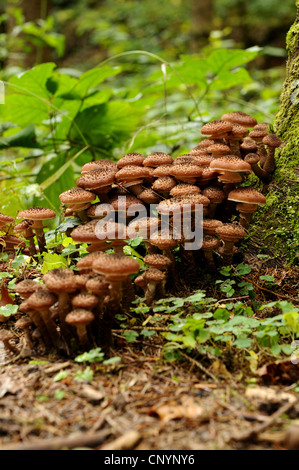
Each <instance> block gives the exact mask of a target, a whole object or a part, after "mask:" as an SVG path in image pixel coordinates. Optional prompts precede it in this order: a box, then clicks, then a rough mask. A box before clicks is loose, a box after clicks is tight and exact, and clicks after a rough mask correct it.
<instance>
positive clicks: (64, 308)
mask: <svg viewBox="0 0 299 470" xmlns="http://www.w3.org/2000/svg"><path fill="white" fill-rule="evenodd" d="M57 295H58V316H59V324H60V330H61V334H62V336H63V337H64V339H65V340H66V342H67V344H69V342H70V341H71V339H72V338H73V334H72V331H71V329H70V326H69V325H68V323H67V322H66V321H65V318H66V316H67V314H68V313H69V311H70V309H71V302H70V296H69V294H68V293H67V292H64V291H60V292H58V293H57Z"/></svg>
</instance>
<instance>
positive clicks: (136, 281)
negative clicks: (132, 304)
mask: <svg viewBox="0 0 299 470" xmlns="http://www.w3.org/2000/svg"><path fill="white" fill-rule="evenodd" d="M134 284H136V286H139V287H145V286H146V280H145V275H144V273H142V274H140V276H137V277H136V278H135V279H134Z"/></svg>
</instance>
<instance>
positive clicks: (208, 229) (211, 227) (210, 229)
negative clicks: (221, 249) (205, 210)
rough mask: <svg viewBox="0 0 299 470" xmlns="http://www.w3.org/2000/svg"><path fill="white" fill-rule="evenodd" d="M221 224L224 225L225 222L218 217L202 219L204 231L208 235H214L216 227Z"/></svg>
mask: <svg viewBox="0 0 299 470" xmlns="http://www.w3.org/2000/svg"><path fill="white" fill-rule="evenodd" d="M220 225H223V222H221V220H217V219H203V221H202V229H203V232H204V233H205V234H207V235H214V234H215V230H216V228H217V227H220Z"/></svg>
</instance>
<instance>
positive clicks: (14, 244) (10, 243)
mask: <svg viewBox="0 0 299 470" xmlns="http://www.w3.org/2000/svg"><path fill="white" fill-rule="evenodd" d="M0 245H4V246H5V248H6V250H7V251H9V250H18V249H20V248H25V246H26V243H25V241H24V240H21V238H18V237H14V236H13V235H0Z"/></svg>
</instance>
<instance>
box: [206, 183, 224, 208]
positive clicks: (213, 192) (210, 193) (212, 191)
mask: <svg viewBox="0 0 299 470" xmlns="http://www.w3.org/2000/svg"><path fill="white" fill-rule="evenodd" d="M202 195H203V196H205V197H207V198H208V199H209V200H210V201H211V202H213V203H216V204H220V203H221V202H222V201H223V199H225V192H224V191H223V190H222V189H221V188H218V187H216V186H207V187H206V188H205V189H203V191H202Z"/></svg>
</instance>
